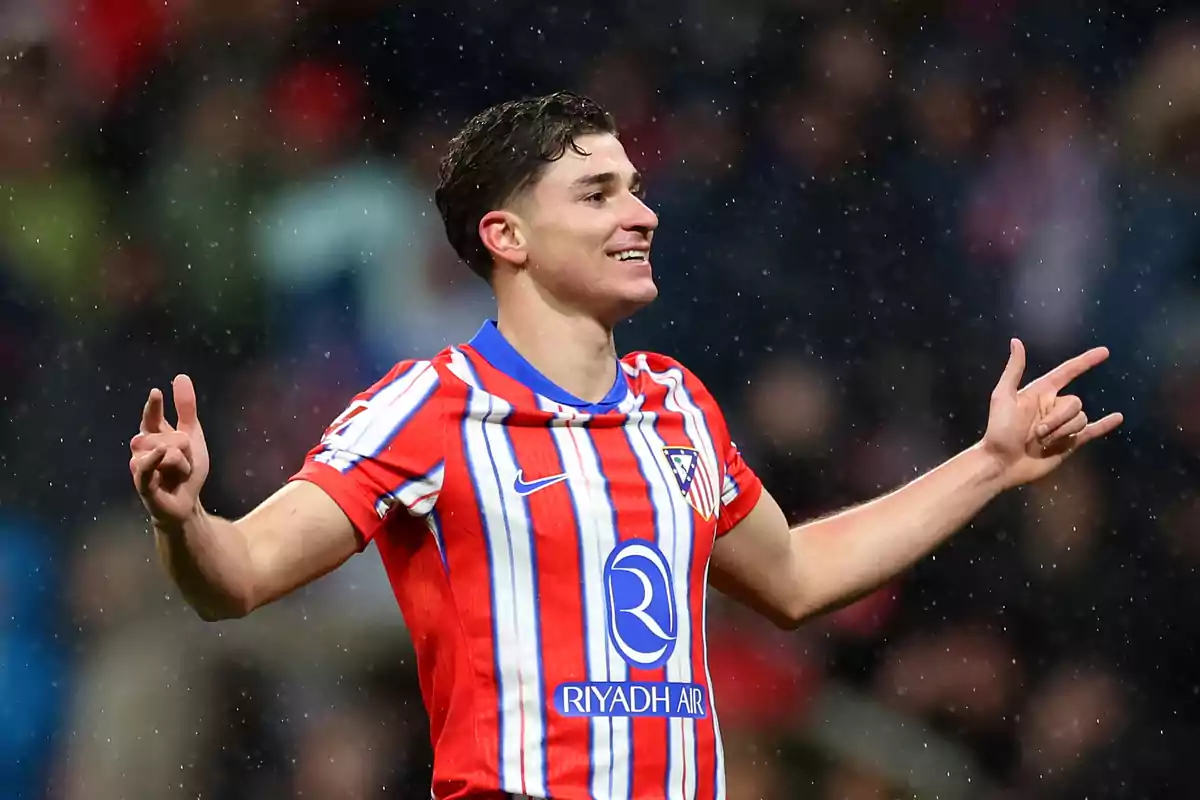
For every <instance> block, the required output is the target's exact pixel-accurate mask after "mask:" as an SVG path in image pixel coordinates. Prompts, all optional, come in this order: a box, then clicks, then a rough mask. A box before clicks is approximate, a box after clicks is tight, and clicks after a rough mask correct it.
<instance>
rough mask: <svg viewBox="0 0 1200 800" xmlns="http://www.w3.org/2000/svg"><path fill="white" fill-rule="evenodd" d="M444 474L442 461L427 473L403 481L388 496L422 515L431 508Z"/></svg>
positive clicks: (440, 488) (435, 500) (444, 469)
mask: <svg viewBox="0 0 1200 800" xmlns="http://www.w3.org/2000/svg"><path fill="white" fill-rule="evenodd" d="M445 476H446V464H445V462H442V463H440V464H438V466H437V468H436V469H434V470H433V471H432V472H430V473H429V474H428V475H426V476H424V477H421V478H418V479H417V480H414V481H409V482H408V483H405V484H404V485H403V486H401V487H400V488H399V489H398V490H397V491H395V492H392V494H391V495H390V497H392V498H393V499H395V500H398V501H399V502H401V503H403V504H404V507H405V508H407V509H408V510H409V511H411V512H412V513H413V514H414V515H416V516H418V517H423V516H425V515H426V514H428V513H429V512H430V511H432V510H433V506H434V504H435V503H436V502H437V496H438V493H439V492H440V491H441V490H442V479H443V478H444V477H445Z"/></svg>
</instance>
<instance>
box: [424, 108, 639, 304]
mask: <svg viewBox="0 0 1200 800" xmlns="http://www.w3.org/2000/svg"><path fill="white" fill-rule="evenodd" d="M593 133H611V134H613V135H614V136H615V135H616V134H617V126H616V122H615V121H614V120H613V118H612V115H610V114H609V113H608V112H607V111H605V110H604V109H603V108H602V107H601V106H600V104H599V103H596V102H595V101H594V100H591V99H589V98H587V97H582V96H580V95H577V94H572V93H570V92H556V93H554V94H548V95H543V96H541V97H531V98H525V99H522V100H510V101H508V102H506V103H500V104H498V105H494V106H492V107H491V108H488V109H486V110H484V111H481V112H480V113H479V114H476V115H475V116H474V117H472V118H471V119H470V120H469V121H468V122H467V123H466V124H465V125H464V126H463V127H462V130H460V131H459V132H458V133H457V134H456V135H455V136H454V138H453V139H451V140H450V146H449V150H448V151H447V153H446V155H445V157H444V158H443V159H442V162H441V169H440V172H439V176H438V187H437V192H436V193H435V194H434V199H435V200H436V202H437V207H438V211H439V212H440V213H441V215H442V222H443V223H444V224H445V226H446V237H447V238H448V239H449V240H450V244H451V245H452V246H453V247H454V250H455V252H456V253H458V256H459V258H461V259H462V260H463V261H465V262H466V263H467V266H469V267H470V268H471V271H473V272H474V273H475V274H477V275H479V276H481V277H482V278H484V279H485V280H488V281H490V280H491V275H492V257H491V254H490V253H489V252H488V250H487V248H486V247H484V246H483V241H482V240H481V239H480V238H479V220H481V219H482V218H483V216H484V214H487V213H488V212H489V211H493V210H495V209H496V208H499V207H500V206H502V205H503V204H504V203H506V202H508V201H510V200H511V199H512V198H513V197H515V196H516V195H518V194H519V193H520V192H522V191H524V190H525V189H527V188H529V187H530V186H532V185H533V184H535V183H536V182H537V180H538V178H540V177H541V175H542V171H543V170H544V169H545V168H546V166H547V165H548V164H550V163H551V162H552V161H557V160H558V159H560V158H562V156H563V154H564V153H565V152H566V150H567V148H568V147H570V148H572V149H574V150H575V151H576V152H580V153H582V152H583V151H581V150H580V149H579V146H578V145H577V144H576V143H575V140H576V139H578V138H579V137H580V136H586V135H588V134H593Z"/></svg>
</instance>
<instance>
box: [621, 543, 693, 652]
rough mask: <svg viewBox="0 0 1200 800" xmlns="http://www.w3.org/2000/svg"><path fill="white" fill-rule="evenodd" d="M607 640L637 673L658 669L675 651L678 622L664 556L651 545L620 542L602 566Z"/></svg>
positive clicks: (672, 585) (673, 594)
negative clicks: (609, 640)
mask: <svg viewBox="0 0 1200 800" xmlns="http://www.w3.org/2000/svg"><path fill="white" fill-rule="evenodd" d="M604 592H605V598H604V599H605V602H606V605H607V606H608V635H609V638H611V639H612V642H613V644H614V645H615V646H616V648H617V652H618V653H620V654H621V658H623V659H625V661H626V662H627V663H628V664H629V665H630V666H633V667H638V668H640V669H658V668H659V667H661V666H662V665H663V664H665V663H667V659H669V658H670V657H671V653H672V652H674V650H675V640H676V636H677V635H678V632H679V617H678V613H677V610H676V608H675V592H674V581H673V580H672V579H671V568H670V567H669V566H667V559H666V556H664V555H663V553H662V551H661V550H659V549H658V547H656V546H655V544H654V543H653V542H651V541H648V540H645V539H631V540H629V541H627V542H622V543H621V544H620V545H618V546H617V548H616V549H615V550H613V551H612V553H611V554H610V555H609V557H608V562H607V563H605V565H604Z"/></svg>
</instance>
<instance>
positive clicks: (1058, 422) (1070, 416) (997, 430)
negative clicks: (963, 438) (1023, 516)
mask: <svg viewBox="0 0 1200 800" xmlns="http://www.w3.org/2000/svg"><path fill="white" fill-rule="evenodd" d="M1010 347H1011V352H1010V355H1009V359H1008V365H1007V366H1006V367H1005V368H1004V374H1003V375H1001V376H1000V382H999V383H997V384H996V389H995V390H994V391H993V392H992V400H991V410H990V412H989V414H988V424H987V432H986V433H984V435H983V440H982V441H981V442H980V444H979V446H980V447H981V448H982V449H983V451H984V452H986V453H987V454H989V455H990V456H992V457H993V458H995V460H996V464H997V466H998V468H999V477H1000V480H1001V482H1002V484H1003V485H1004V487H1005V488H1009V487H1013V486H1019V485H1021V484H1025V483H1030V482H1032V481H1036V480H1038V479H1039V478H1042V477H1044V476H1046V475H1048V474H1049V473H1050V472H1052V471H1053V470H1054V469H1056V468H1057V467H1058V466H1059V465H1060V464H1062V463H1063V461H1064V460H1065V459H1066V458H1067V456H1069V455H1071V453H1073V452H1075V451H1076V450H1078V449H1079V448H1080V447H1082V446H1083V445H1085V444H1087V443H1088V442H1090V441H1092V440H1093V439H1099V438H1100V437H1101V436H1104V435H1106V434H1109V433H1111V432H1113V431H1114V430H1116V429H1117V427H1118V426H1119V425H1120V424H1121V423H1122V422H1123V421H1124V418H1123V417H1122V416H1121V415H1120V414H1109V415H1108V416H1106V417H1104V418H1103V419H1100V420H1097V421H1095V422H1089V421H1088V417H1087V414H1085V413H1084V410H1083V401H1081V400H1080V399H1079V398H1078V397H1076V396H1075V395H1070V394H1067V395H1060V392H1062V391H1063V390H1064V389H1065V388H1066V387H1067V385H1068V384H1070V383H1071V381H1073V380H1075V379H1076V378H1078V377H1079V376H1080V375H1082V374H1083V373H1085V372H1087V371H1088V370H1089V369H1091V368H1092V367H1094V366H1096V365H1097V364H1100V363H1101V362H1103V361H1104V360H1105V359H1107V358H1108V348H1107V347H1096V348H1093V349H1091V350H1088V351H1087V352H1085V353H1081V354H1080V355H1077V356H1075V357H1074V358H1072V359H1070V360H1068V361H1064V362H1063V363H1062V364H1059V365H1058V366H1057V367H1055V368H1054V369H1052V370H1050V371H1049V372H1047V373H1046V374H1045V375H1043V376H1041V377H1040V378H1038V379H1036V380H1034V381H1032V382H1031V383H1029V384H1028V385H1027V386H1025V387H1024V388H1021V376H1022V374H1023V373H1024V372H1025V346H1024V345H1023V344H1021V342H1020V340H1019V339H1013V340H1012V343H1011V346H1010Z"/></svg>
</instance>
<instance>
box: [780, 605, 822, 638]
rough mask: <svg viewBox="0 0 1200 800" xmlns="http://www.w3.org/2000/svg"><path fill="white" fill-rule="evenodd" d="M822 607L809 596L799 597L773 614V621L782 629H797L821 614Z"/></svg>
mask: <svg viewBox="0 0 1200 800" xmlns="http://www.w3.org/2000/svg"><path fill="white" fill-rule="evenodd" d="M821 612H822V608H821V606H819V605H815V604H814V603H813V602H812V599H811V598H809V597H797V598H795V599H794V600H793V601H792V602H790V603H788V604H786V605H785V606H783V607H782V608H781V609H779V610H778V612H777V613H776V614H775V615H773V617H772V620H771V621H772V622H774V623H775V625H776V627H778V628H779V629H780V630H785V631H795V630H798V629H799V628H801V627H803V626H804V625H805V624H806V623H808V622H809V621H810V620H812V619H813V618H814V617H818V616H820V615H821Z"/></svg>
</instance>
